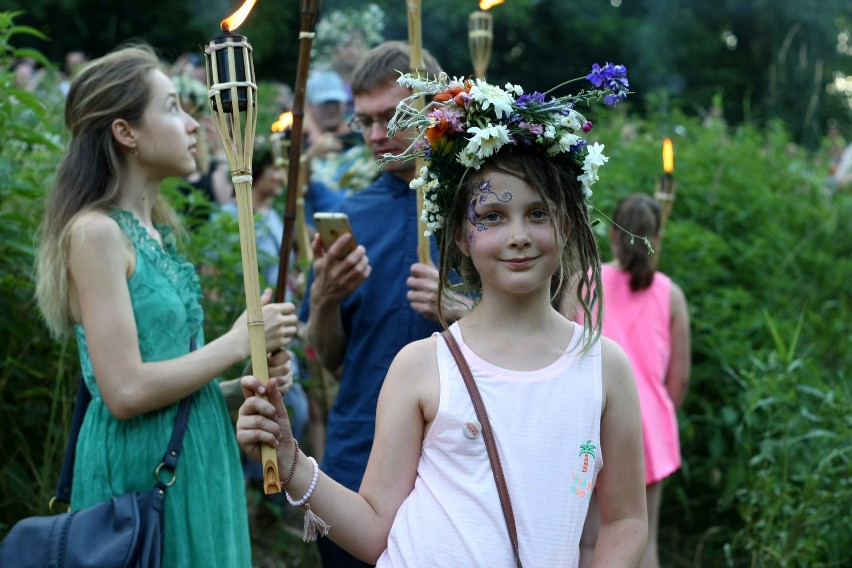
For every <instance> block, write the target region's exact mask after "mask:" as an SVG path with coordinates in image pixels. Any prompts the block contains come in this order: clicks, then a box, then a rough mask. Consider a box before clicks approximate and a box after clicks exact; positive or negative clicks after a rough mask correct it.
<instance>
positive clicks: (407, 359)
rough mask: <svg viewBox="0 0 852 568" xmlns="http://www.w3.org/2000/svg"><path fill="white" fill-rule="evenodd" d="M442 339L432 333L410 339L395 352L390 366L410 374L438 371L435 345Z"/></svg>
mask: <svg viewBox="0 0 852 568" xmlns="http://www.w3.org/2000/svg"><path fill="white" fill-rule="evenodd" d="M438 341H443V340H441V339H439V338H438V337H437V336H435V335H433V336H431V337H427V338H425V339H419V340H417V341H412V342H411V343H409V344H408V345H406V346H405V347H403V348H402V349H400V351H399V353H397V355H396V357H395V358H394V361H393V364H392V365H391V368H396V370H398V371H403V372H406V373H410V374H418V375H420V374H430V373H432V372H435V373H437V371H438V357H437V346H438Z"/></svg>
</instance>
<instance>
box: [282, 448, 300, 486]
mask: <svg viewBox="0 0 852 568" xmlns="http://www.w3.org/2000/svg"><path fill="white" fill-rule="evenodd" d="M293 443H294V444H295V445H296V456H295V457H294V458H293V467H291V468H290V473H288V474H287V479H285V480H284V481H283V482H282V483H281V487H286V486H287V484H288V483H290V480H291V479H293V474H294V473H296V464H297V463H299V441H298V440H297V439H296V438H293Z"/></svg>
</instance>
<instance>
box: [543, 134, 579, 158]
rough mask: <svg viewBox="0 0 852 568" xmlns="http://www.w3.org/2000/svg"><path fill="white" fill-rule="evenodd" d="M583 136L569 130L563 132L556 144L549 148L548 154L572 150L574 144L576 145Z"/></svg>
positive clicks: (553, 154)
mask: <svg viewBox="0 0 852 568" xmlns="http://www.w3.org/2000/svg"><path fill="white" fill-rule="evenodd" d="M580 140H582V138H580V137H579V136H577V135H576V134H572V133H571V132H568V131H567V130H566V131H564V132H562V134H561V135H560V136H559V139H557V140H556V144H554V145H552V146H550V147H549V148H548V149H547V155H548V156H555V155H556V154H559V153H562V152H570V151H571V148H572V147H573V146H576V145H577V144H578V143H579V142H580Z"/></svg>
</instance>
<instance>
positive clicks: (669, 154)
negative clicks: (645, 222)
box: [654, 138, 677, 255]
mask: <svg viewBox="0 0 852 568" xmlns="http://www.w3.org/2000/svg"><path fill="white" fill-rule="evenodd" d="M676 189H677V188H676V186H675V179H674V146H673V145H672V140H671V138H666V139H665V140H663V177H662V178H660V183H659V185H658V186H657V192H656V194H655V195H654V198H655V199H656V201H657V204H658V205H659V206H660V241H659V243H658V244H657V254H658V255H659V253H660V249H662V247H663V230H664V229H665V228H666V222H667V221H668V220H669V213H671V210H672V205H674V199H675V191H676Z"/></svg>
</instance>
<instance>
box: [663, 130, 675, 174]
mask: <svg viewBox="0 0 852 568" xmlns="http://www.w3.org/2000/svg"><path fill="white" fill-rule="evenodd" d="M663 171H664V172H665V173H667V174H670V173H672V172H673V171H674V148H673V147H672V139H671V138H666V139H665V140H663Z"/></svg>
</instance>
